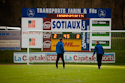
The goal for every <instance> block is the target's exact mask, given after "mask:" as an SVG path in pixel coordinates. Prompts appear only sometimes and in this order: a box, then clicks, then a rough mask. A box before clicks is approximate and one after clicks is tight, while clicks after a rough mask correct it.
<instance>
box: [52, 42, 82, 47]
mask: <svg viewBox="0 0 125 83" xmlns="http://www.w3.org/2000/svg"><path fill="white" fill-rule="evenodd" d="M63 45H64V46H66V47H79V46H80V45H73V42H65V43H63ZM53 46H56V45H53Z"/></svg>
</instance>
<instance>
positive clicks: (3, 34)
mask: <svg viewBox="0 0 125 83" xmlns="http://www.w3.org/2000/svg"><path fill="white" fill-rule="evenodd" d="M0 35H2V36H5V35H6V36H7V35H9V33H0Z"/></svg>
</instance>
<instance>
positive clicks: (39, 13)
mask: <svg viewBox="0 0 125 83" xmlns="http://www.w3.org/2000/svg"><path fill="white" fill-rule="evenodd" d="M47 14H86V18H111V9H110V8H22V17H41V18H47Z"/></svg>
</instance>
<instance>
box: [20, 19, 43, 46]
mask: <svg viewBox="0 0 125 83" xmlns="http://www.w3.org/2000/svg"><path fill="white" fill-rule="evenodd" d="M28 30H43V19H42V18H22V48H27V47H28V45H29V47H30V48H41V46H42V41H43V39H42V33H41V32H29V44H28Z"/></svg>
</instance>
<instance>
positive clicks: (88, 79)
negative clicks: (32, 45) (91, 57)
mask: <svg viewBox="0 0 125 83" xmlns="http://www.w3.org/2000/svg"><path fill="white" fill-rule="evenodd" d="M0 83H125V66H117V65H102V67H101V69H100V70H98V69H97V65H78V64H77V65H73V64H66V68H65V69H62V64H59V69H56V67H55V64H39V65H0Z"/></svg>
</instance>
